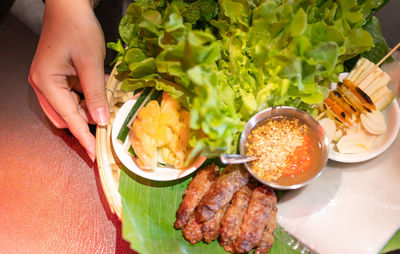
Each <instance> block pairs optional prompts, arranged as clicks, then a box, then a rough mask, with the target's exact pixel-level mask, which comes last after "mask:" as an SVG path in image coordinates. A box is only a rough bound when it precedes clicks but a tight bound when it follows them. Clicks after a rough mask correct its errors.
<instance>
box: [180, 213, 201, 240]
mask: <svg viewBox="0 0 400 254" xmlns="http://www.w3.org/2000/svg"><path fill="white" fill-rule="evenodd" d="M201 227H202V225H201V223H199V222H197V221H196V219H195V218H194V216H192V217H191V218H190V219H189V222H188V223H187V224H186V225H185V227H184V228H183V229H182V234H183V237H184V238H185V239H186V241H188V242H190V243H191V244H195V243H198V242H200V241H201V240H202V239H203V232H202V231H201Z"/></svg>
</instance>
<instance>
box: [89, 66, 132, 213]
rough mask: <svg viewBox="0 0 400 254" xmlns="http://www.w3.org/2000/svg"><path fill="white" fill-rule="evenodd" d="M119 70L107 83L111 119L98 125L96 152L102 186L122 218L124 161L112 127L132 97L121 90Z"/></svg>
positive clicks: (115, 211) (111, 205)
mask: <svg viewBox="0 0 400 254" xmlns="http://www.w3.org/2000/svg"><path fill="white" fill-rule="evenodd" d="M116 75H117V70H116V68H115V67H114V69H113V71H112V72H111V74H110V77H109V79H108V81H107V84H106V94H107V100H108V103H109V107H110V121H109V124H108V125H107V126H105V127H97V130H96V153H97V166H98V169H99V176H100V182H101V186H102V188H103V190H104V194H105V196H106V198H107V202H108V204H109V205H110V208H111V211H112V212H113V213H114V214H115V215H116V216H117V217H118V218H119V219H121V218H122V204H121V195H120V194H119V192H118V184H119V175H120V173H121V168H122V163H121V162H120V161H119V160H118V157H117V155H116V154H115V152H114V150H113V146H112V142H111V129H112V124H113V122H114V118H115V116H116V114H117V112H118V110H119V108H120V107H121V106H122V104H123V103H124V102H125V101H127V100H128V99H129V98H131V97H132V92H131V93H125V92H122V91H121V82H120V81H119V80H117V79H116V77H115V76H116Z"/></svg>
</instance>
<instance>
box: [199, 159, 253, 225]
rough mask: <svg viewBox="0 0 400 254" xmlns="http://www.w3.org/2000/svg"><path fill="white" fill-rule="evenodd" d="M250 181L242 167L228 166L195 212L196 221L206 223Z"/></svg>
mask: <svg viewBox="0 0 400 254" xmlns="http://www.w3.org/2000/svg"><path fill="white" fill-rule="evenodd" d="M248 181H249V173H248V172H247V171H246V170H245V169H244V168H243V167H242V166H240V165H229V166H227V167H226V168H225V169H224V171H223V172H222V174H221V175H220V176H219V177H218V178H217V180H215V182H214V183H213V185H211V187H210V189H209V191H208V192H207V193H206V195H205V196H204V197H203V199H202V200H201V201H200V203H199V206H198V207H197V209H196V212H195V217H196V220H197V221H199V222H205V221H208V220H209V219H211V218H212V217H213V216H214V215H215V213H216V212H217V211H218V210H219V209H221V208H223V207H224V206H226V205H227V204H229V202H230V201H231V199H232V197H233V195H234V194H235V193H236V192H237V191H238V190H239V189H240V188H242V187H243V186H244V185H246V184H247V183H248Z"/></svg>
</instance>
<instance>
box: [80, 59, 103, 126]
mask: <svg viewBox="0 0 400 254" xmlns="http://www.w3.org/2000/svg"><path fill="white" fill-rule="evenodd" d="M102 57H103V58H102ZM103 62H104V54H100V53H99V52H97V53H96V54H92V55H90V54H88V57H84V58H83V57H79V58H73V64H74V66H75V68H76V70H77V72H78V76H79V81H80V85H81V87H82V90H83V94H84V95H85V101H86V105H87V108H88V110H89V112H90V115H91V116H92V118H93V119H94V121H95V122H96V123H97V124H98V125H100V126H105V125H107V124H108V121H109V109H108V102H107V97H106V90H105V77H104V67H103Z"/></svg>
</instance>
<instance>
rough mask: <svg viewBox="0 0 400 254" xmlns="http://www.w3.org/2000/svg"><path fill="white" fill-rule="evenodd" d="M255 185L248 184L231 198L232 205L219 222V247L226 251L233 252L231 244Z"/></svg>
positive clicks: (235, 236) (234, 239)
mask: <svg viewBox="0 0 400 254" xmlns="http://www.w3.org/2000/svg"><path fill="white" fill-rule="evenodd" d="M254 187H255V185H254V184H252V183H248V184H247V185H245V186H243V187H242V188H241V189H240V190H239V191H238V192H236V194H235V195H234V196H233V199H232V203H231V205H230V207H229V208H228V210H227V211H226V214H225V216H224V218H223V219H222V221H221V241H220V243H221V245H222V246H223V247H224V249H225V250H226V251H229V252H234V251H235V248H234V247H233V243H234V242H235V241H236V238H237V234H238V231H239V228H240V224H242V221H243V217H244V214H245V213H246V210H247V206H248V204H249V201H250V197H251V193H252V190H253V189H254Z"/></svg>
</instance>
